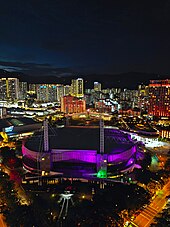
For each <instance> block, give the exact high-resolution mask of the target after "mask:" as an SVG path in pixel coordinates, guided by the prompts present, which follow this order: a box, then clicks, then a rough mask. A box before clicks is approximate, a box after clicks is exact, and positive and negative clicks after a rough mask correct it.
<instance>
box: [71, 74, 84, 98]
mask: <svg viewBox="0 0 170 227" xmlns="http://www.w3.org/2000/svg"><path fill="white" fill-rule="evenodd" d="M71 95H72V96H75V97H77V98H82V97H83V96H84V82H83V79H82V78H78V79H73V80H72V81H71Z"/></svg>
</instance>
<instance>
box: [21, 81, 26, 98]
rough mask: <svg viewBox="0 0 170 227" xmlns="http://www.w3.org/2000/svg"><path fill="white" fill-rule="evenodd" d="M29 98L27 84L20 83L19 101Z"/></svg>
mask: <svg viewBox="0 0 170 227" xmlns="http://www.w3.org/2000/svg"><path fill="white" fill-rule="evenodd" d="M26 97H27V82H19V99H25V98H26Z"/></svg>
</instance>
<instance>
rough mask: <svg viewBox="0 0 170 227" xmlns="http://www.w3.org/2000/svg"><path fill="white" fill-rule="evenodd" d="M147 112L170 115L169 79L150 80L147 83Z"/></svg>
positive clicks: (160, 115)
mask: <svg viewBox="0 0 170 227" xmlns="http://www.w3.org/2000/svg"><path fill="white" fill-rule="evenodd" d="M148 113H149V114H151V115H153V116H157V117H162V116H167V117H170V80H169V79H167V80H151V81H150V84H149V102H148Z"/></svg>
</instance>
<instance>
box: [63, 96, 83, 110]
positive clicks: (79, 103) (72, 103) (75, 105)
mask: <svg viewBox="0 0 170 227" xmlns="http://www.w3.org/2000/svg"><path fill="white" fill-rule="evenodd" d="M61 111H62V112H64V113H82V112H85V111H86V101H85V100H83V99H79V98H77V97H74V96H71V95H68V96H64V97H62V98H61Z"/></svg>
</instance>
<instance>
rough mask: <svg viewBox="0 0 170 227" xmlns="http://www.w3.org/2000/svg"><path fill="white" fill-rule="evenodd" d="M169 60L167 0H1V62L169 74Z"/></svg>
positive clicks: (26, 68) (59, 70)
mask: <svg viewBox="0 0 170 227" xmlns="http://www.w3.org/2000/svg"><path fill="white" fill-rule="evenodd" d="M169 62H170V0H154V1H153V0H147V1H145V0H143V1H141V0H124V1H123V0H117V1H116V0H85V1H84V0H60V1H58V0H11V1H10V0H4V1H3V0H0V68H3V69H8V70H17V71H22V72H25V73H27V74H28V75H38V74H42V75H45V74H48V75H61V76H62V75H67V74H68V75H70V73H73V74H74V73H76V74H81V73H82V74H91V73H95V74H105V73H107V74H116V73H122V72H130V71H135V72H147V73H157V74H164V75H169V73H170V64H169ZM167 77H168V76H167Z"/></svg>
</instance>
